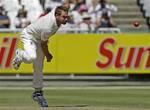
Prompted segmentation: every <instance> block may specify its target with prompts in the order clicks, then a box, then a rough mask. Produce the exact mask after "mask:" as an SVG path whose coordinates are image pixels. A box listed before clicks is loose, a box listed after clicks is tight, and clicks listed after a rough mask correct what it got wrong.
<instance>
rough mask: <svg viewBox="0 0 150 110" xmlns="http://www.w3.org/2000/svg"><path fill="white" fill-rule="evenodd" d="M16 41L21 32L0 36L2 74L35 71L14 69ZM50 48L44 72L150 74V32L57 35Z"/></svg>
mask: <svg viewBox="0 0 150 110" xmlns="http://www.w3.org/2000/svg"><path fill="white" fill-rule="evenodd" d="M17 41H19V40H18V34H1V35H0V73H32V71H33V70H32V64H30V65H29V64H24V63H22V64H21V67H20V69H19V70H18V71H15V70H14V69H13V68H12V65H11V60H12V58H13V55H14V50H15V49H16V45H17V44H20V42H19V43H17ZM49 50H50V51H51V53H52V54H53V56H54V58H53V60H52V62H50V63H47V62H46V60H45V64H44V73H77V74H84V73H85V74H101V73H106V74H107V73H110V74H119V73H126V74H135V73H137V74H138V73H140V74H142V73H147V74H148V73H150V34H57V35H55V36H53V37H51V38H50V40H49Z"/></svg>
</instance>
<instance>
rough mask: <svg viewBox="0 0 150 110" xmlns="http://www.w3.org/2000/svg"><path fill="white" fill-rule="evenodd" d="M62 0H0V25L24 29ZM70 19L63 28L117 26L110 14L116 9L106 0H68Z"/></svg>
mask: <svg viewBox="0 0 150 110" xmlns="http://www.w3.org/2000/svg"><path fill="white" fill-rule="evenodd" d="M63 2H64V1H63V0H0V28H10V29H15V28H24V27H26V26H27V25H29V24H30V23H32V22H34V21H35V20H36V19H38V18H39V17H40V16H43V15H45V14H46V13H48V12H50V11H51V10H52V9H53V8H55V7H56V6H59V5H61V4H62V3H63ZM69 2H70V12H69V15H70V16H71V17H70V20H69V22H68V24H67V25H65V26H63V28H68V29H73V28H78V29H80V30H84V31H88V32H90V31H93V30H94V31H97V30H98V29H99V28H102V27H103V28H105V27H107V28H108V27H116V24H115V23H114V20H113V18H112V14H113V13H114V12H117V11H118V9H117V7H116V6H115V5H113V4H109V3H108V1H107V0H69Z"/></svg>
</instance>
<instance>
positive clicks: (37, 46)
mask: <svg viewBox="0 0 150 110" xmlns="http://www.w3.org/2000/svg"><path fill="white" fill-rule="evenodd" d="M68 10H69V5H68V4H65V5H62V6H58V7H56V8H55V9H53V10H52V11H51V12H50V13H48V14H47V15H45V16H43V17H41V18H39V19H38V20H37V21H35V22H34V23H32V24H30V25H29V26H27V27H26V28H25V29H24V30H23V31H22V33H21V41H22V43H23V48H24V49H23V50H21V49H17V50H16V55H15V57H14V59H13V61H12V64H13V67H14V68H15V69H16V70H18V69H19V66H20V65H21V63H22V62H24V63H33V69H34V72H33V87H34V88H35V92H33V94H32V98H33V100H34V101H37V102H38V104H39V105H40V106H41V107H48V103H47V101H46V99H45V98H44V96H43V90H42V88H43V72H42V70H43V63H44V57H46V59H47V62H50V61H51V60H52V58H53V56H52V54H51V53H50V52H49V50H48V45H47V43H48V39H49V37H51V36H52V35H54V34H55V33H56V31H57V30H58V29H59V28H60V26H61V25H62V24H66V23H67V21H68Z"/></svg>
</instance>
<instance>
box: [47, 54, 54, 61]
mask: <svg viewBox="0 0 150 110" xmlns="http://www.w3.org/2000/svg"><path fill="white" fill-rule="evenodd" d="M52 58H53V56H52V54H50V53H49V54H47V55H46V59H47V62H51V60H52Z"/></svg>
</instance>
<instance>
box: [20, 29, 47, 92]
mask: <svg viewBox="0 0 150 110" xmlns="http://www.w3.org/2000/svg"><path fill="white" fill-rule="evenodd" d="M31 37H32V36H31V35H29V34H27V33H26V32H25V31H24V32H22V34H21V41H22V44H23V50H21V56H22V60H23V62H24V63H33V70H34V71H33V87H34V88H36V89H42V88H43V63H44V56H45V55H44V53H43V51H42V48H41V45H40V43H36V42H34V41H33V40H32V39H31Z"/></svg>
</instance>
